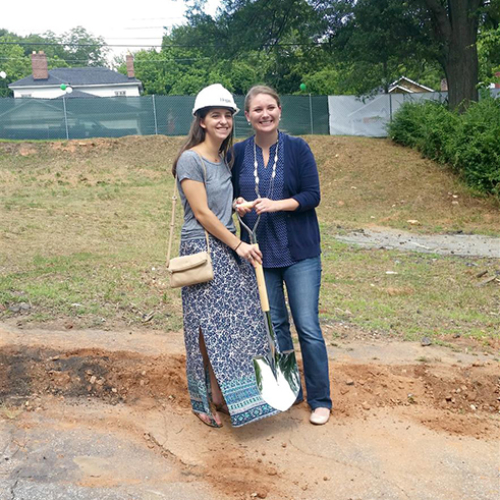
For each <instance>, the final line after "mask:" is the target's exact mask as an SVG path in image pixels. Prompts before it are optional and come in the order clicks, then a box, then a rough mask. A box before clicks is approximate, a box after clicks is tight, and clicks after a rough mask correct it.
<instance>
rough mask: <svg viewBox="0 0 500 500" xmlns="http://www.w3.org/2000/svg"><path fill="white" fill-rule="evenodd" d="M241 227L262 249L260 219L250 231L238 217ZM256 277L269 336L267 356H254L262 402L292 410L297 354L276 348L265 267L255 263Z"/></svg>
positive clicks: (296, 386) (297, 379)
mask: <svg viewBox="0 0 500 500" xmlns="http://www.w3.org/2000/svg"><path fill="white" fill-rule="evenodd" d="M238 219H239V221H240V223H241V225H242V226H243V227H244V228H245V229H246V230H247V231H248V234H249V236H250V243H251V244H253V245H255V246H256V247H257V248H259V245H258V244H257V240H256V236H255V231H256V229H257V225H258V223H259V220H257V223H256V224H255V226H254V230H253V231H251V230H250V228H249V227H248V226H247V225H246V224H245V223H244V222H243V221H242V220H241V218H240V217H239V216H238ZM255 274H256V277H257V285H258V288H259V295H260V304H261V307H262V311H263V313H264V319H265V324H266V331H267V337H268V341H269V354H267V355H265V356H255V357H254V359H253V366H254V370H255V377H256V379H257V387H258V389H259V392H260V395H261V396H262V399H263V400H264V401H265V402H266V403H267V404H268V405H269V406H272V407H273V408H276V409H277V410H280V411H286V410H288V408H290V407H291V406H292V405H293V403H294V402H295V400H296V399H297V396H298V394H299V391H300V375H299V369H298V366H297V359H296V358H295V351H293V350H292V351H287V352H282V353H281V352H279V351H278V350H277V349H276V336H275V334H274V329H273V323H272V321H271V312H270V308H269V299H268V296H267V289H266V280H265V278H264V270H263V268H262V264H255Z"/></svg>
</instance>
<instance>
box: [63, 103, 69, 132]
mask: <svg viewBox="0 0 500 500" xmlns="http://www.w3.org/2000/svg"><path fill="white" fill-rule="evenodd" d="M62 100H63V110H64V126H65V127H66V140H68V141H69V130H68V114H67V113H66V97H63V98H62Z"/></svg>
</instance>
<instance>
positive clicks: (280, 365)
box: [253, 352, 300, 411]
mask: <svg viewBox="0 0 500 500" xmlns="http://www.w3.org/2000/svg"><path fill="white" fill-rule="evenodd" d="M253 364H254V369H255V376H256V379H257V387H258V388H259V392H260V394H261V396H262V399H263V400H264V401H265V402H266V403H267V404H268V405H269V406H272V407H273V408H276V409H277V410H280V411H286V410H288V408H290V407H291V406H292V405H293V403H294V402H295V400H296V399H297V396H298V394H299V390H300V375H299V371H298V369H297V361H296V359H295V353H294V352H288V353H277V354H276V356H275V357H274V358H272V357H270V358H269V357H266V356H256V357H255V358H254V359H253Z"/></svg>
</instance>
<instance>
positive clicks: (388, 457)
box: [0, 325, 500, 500]
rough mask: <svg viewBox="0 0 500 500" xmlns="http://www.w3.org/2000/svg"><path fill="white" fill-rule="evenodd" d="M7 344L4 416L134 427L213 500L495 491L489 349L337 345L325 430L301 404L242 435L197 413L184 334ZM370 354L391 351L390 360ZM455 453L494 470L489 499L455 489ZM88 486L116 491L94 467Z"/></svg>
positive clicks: (32, 334) (39, 333)
mask: <svg viewBox="0 0 500 500" xmlns="http://www.w3.org/2000/svg"><path fill="white" fill-rule="evenodd" d="M0 339H1V340H0V401H1V402H2V404H1V405H0V409H3V410H4V411H3V414H2V418H3V419H4V420H9V423H10V424H14V425H16V424H17V425H19V426H23V425H27V426H37V425H40V423H41V422H43V419H44V418H46V419H54V418H58V419H59V422H60V425H63V424H62V423H61V422H66V423H65V424H64V425H66V426H67V425H69V422H71V424H70V425H72V426H76V427H78V426H81V427H83V428H86V426H87V425H90V423H92V424H91V425H92V426H94V427H95V430H96V432H97V431H98V429H106V430H107V431H108V432H110V431H113V432H114V431H116V432H121V433H123V432H125V433H128V434H129V435H130V439H132V440H142V441H143V443H144V444H145V446H147V447H148V449H149V450H150V452H151V453H155V454H157V455H159V456H161V457H163V458H164V459H165V460H166V461H168V463H170V464H174V465H173V466H174V468H175V469H176V470H177V475H176V480H180V481H185V482H190V481H194V480H196V481H201V482H202V483H203V484H205V485H207V486H208V487H209V488H210V489H211V491H213V492H214V495H215V496H214V498H234V499H244V498H269V499H275V500H282V499H306V500H321V499H344V500H347V499H348V498H352V499H356V500H357V499H358V498H359V499H370V498H374V499H378V498H389V499H391V498H412V499H413V498H414V499H419V500H422V499H427V498H433V497H432V496H429V495H431V494H432V491H435V488H436V486H435V485H434V486H432V487H430V486H429V480H430V482H431V483H432V482H433V481H437V482H438V483H440V485H439V487H438V489H439V488H444V490H443V492H442V494H444V492H445V491H446V492H447V493H446V495H447V496H446V497H445V496H438V495H436V496H435V497H434V498H447V499H449V500H453V499H457V500H458V499H460V500H462V499H463V498H485V499H489V498H494V494H493V490H494V484H495V483H494V481H495V480H494V479H493V477H494V469H495V468H496V466H495V465H494V463H492V459H491V457H492V456H493V457H494V456H495V453H494V449H495V447H496V445H495V443H497V442H498V438H499V436H500V432H499V427H498V414H499V410H500V404H499V399H500V386H499V371H498V364H497V362H496V361H494V360H493V359H492V358H491V356H486V355H483V354H482V353H474V355H470V354H469V355H467V356H465V357H464V354H463V353H462V354H461V355H460V356H459V355H458V354H457V355H455V354H454V353H452V352H450V350H447V351H445V350H444V349H442V348H438V347H434V346H433V347H431V348H427V349H428V350H427V351H425V352H426V353H432V355H433V356H434V357H433V358H432V359H434V361H433V362H422V361H417V360H416V359H415V360H413V361H411V360H408V359H406V360H401V359H398V357H397V356H396V355H394V356H393V357H392V358H391V354H390V353H391V351H392V352H394V353H396V352H397V351H398V349H399V348H401V344H402V343H394V342H393V343H390V342H387V343H384V342H379V343H378V346H371V347H370V345H369V343H366V345H364V346H363V349H364V351H363V352H364V353H366V354H365V356H364V357H365V359H361V360H360V359H358V360H356V361H352V359H353V358H352V356H351V360H350V361H345V360H343V359H345V357H346V354H347V353H349V354H350V355H354V354H355V352H356V350H357V349H360V347H359V346H357V345H354V344H353V346H354V347H352V346H351V347H350V346H349V344H346V345H344V346H342V347H341V348H338V349H335V350H336V351H338V352H337V353H335V350H334V351H333V354H334V356H333V358H332V360H331V379H332V381H333V392H334V411H333V416H332V419H331V421H330V422H329V423H328V424H327V425H326V426H324V427H313V426H311V425H310V424H309V423H308V422H307V418H308V410H307V407H306V405H305V404H304V403H303V404H301V405H298V406H296V407H293V408H292V409H291V410H290V411H288V412H286V413H285V414H283V415H279V416H277V417H273V418H270V419H265V420H263V421H261V422H258V423H256V424H252V425H249V426H245V427H244V428H241V429H232V428H231V426H230V424H229V422H228V421H227V420H225V426H224V428H223V429H211V428H208V427H206V426H204V425H203V424H201V423H200V422H199V421H198V420H197V419H196V418H195V417H194V416H193V415H192V413H191V410H190V403H189V397H188V393H187V384H186V378H185V373H184V362H185V356H184V353H183V345H182V334H181V333H169V334H168V335H167V334H160V333H158V332H150V331H134V332H125V331H124V332H96V331H91V330H87V331H72V332H71V334H69V333H68V332H50V331H43V330H29V331H28V330H24V331H23V330H18V329H16V328H15V327H13V326H12V325H3V328H2V326H1V325H0ZM91 345H94V346H95V345H99V346H100V347H99V348H95V347H89V346H91ZM408 345H409V344H408ZM49 346H50V347H49ZM403 347H404V346H403ZM370 349H383V350H384V352H385V354H386V356H385V357H384V360H383V361H381V360H380V359H373V358H374V357H376V356H370ZM423 349H425V348H422V350H423ZM340 351H342V352H340ZM353 351H354V352H353ZM374 352H375V351H373V352H371V354H374ZM443 353H445V355H442V354H443ZM336 354H338V355H336ZM443 359H445V361H443ZM450 359H451V361H450ZM6 415H7V416H8V418H7V416H6ZM12 415H14V416H15V417H14V418H13V417H12ZM61 415H64V418H62V417H61ZM61 418H62V420H61ZM40 419H41V420H40ZM1 422H2V419H0V424H1ZM451 450H454V453H458V454H459V456H458V457H456V460H460V461H461V463H462V464H463V463H468V462H470V463H468V466H469V467H470V468H471V470H472V469H474V467H476V466H477V465H480V461H481V460H485V461H486V462H485V463H486V464H489V465H490V466H491V467H490V468H491V470H483V473H482V474H483V479H482V481H483V482H484V483H485V489H484V488H483V489H482V490H481V491H483V493H482V494H481V495H482V496H481V495H475V493H474V492H475V491H476V490H475V489H474V488H476V487H475V486H472V485H471V484H466V483H461V484H459V483H457V484H454V480H453V479H452V476H451V473H452V471H451V469H450V470H449V471H448V473H449V474H450V475H449V477H448V476H447V471H446V467H445V465H443V464H445V463H446V460H450V458H449V456H448V455H449V454H450V453H451ZM440 453H443V456H439V458H437V456H438V455H439V454H440ZM435 455H436V456H435ZM360 457H362V459H360ZM444 457H447V458H446V460H445V458H444ZM132 459H133V458H132ZM414 460H415V461H416V462H418V463H419V467H421V468H422V471H423V473H424V475H425V480H424V478H422V480H421V481H417V482H416V483H414V481H415V479H416V477H415V476H413V475H412V477H411V478H409V477H408V474H409V471H410V470H412V467H414V465H415V464H414V463H413V461H414ZM454 460H455V459H454ZM439 464H441V465H439ZM439 467H443V470H439V469H438V468H439ZM461 467H466V466H464V465H462V466H461ZM484 468H487V467H486V466H484V465H483V469H484ZM381 470H382V472H381ZM455 472H456V471H455ZM467 474H470V471H467ZM490 474H492V475H491V477H490ZM370 478H371V479H370ZM438 478H441V479H438ZM469 479H470V478H469ZM478 480H479V478H478ZM82 481H83V482H81V485H85V486H86V487H95V486H97V485H99V486H100V487H103V486H106V485H107V486H108V487H111V486H112V485H113V479H112V478H109V481H108V480H106V478H105V477H104V478H102V477H101V479H96V476H95V474H94V475H89V476H88V477H87V478H86V479H85V480H82ZM480 482H481V481H480ZM370 484H371V486H370ZM384 485H385V486H384ZM410 485H411V487H410ZM424 485H425V486H424ZM373 488H375V490H376V489H377V488H378V490H377V491H378V493H376V494H375V490H373V491H372V489H373ZM429 488H430V489H429ZM492 488H493V489H492ZM398 492H399V493H398ZM402 492H404V494H403V493H402ZM350 494H352V496H351V497H350V496H348V495H350ZM370 495H372V496H370ZM384 495H385V496H384ZM179 498H182V497H179Z"/></svg>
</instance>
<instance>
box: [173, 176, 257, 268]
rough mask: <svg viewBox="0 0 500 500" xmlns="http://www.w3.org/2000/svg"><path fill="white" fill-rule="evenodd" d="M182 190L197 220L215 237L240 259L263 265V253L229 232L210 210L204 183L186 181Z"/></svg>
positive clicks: (182, 183)
mask: <svg viewBox="0 0 500 500" xmlns="http://www.w3.org/2000/svg"><path fill="white" fill-rule="evenodd" d="M181 185H182V190H183V191H184V195H185V196H186V199H187V202H188V203H189V206H190V207H191V210H192V211H193V214H194V216H195V217H196V220H197V221H198V222H199V223H200V224H201V225H202V226H203V227H204V228H205V229H206V230H207V231H208V232H209V233H210V234H211V235H213V236H215V237H216V238H217V239H219V240H221V241H222V242H223V243H225V244H226V245H227V246H228V247H229V248H232V249H233V250H234V251H235V252H236V253H237V254H238V255H239V256H240V257H242V258H244V259H246V260H248V261H249V262H251V263H253V262H254V261H256V262H258V263H259V264H262V253H261V252H260V250H258V249H257V248H256V247H254V246H252V245H248V244H247V243H245V242H243V241H241V240H240V239H239V238H238V237H237V236H235V235H234V234H233V233H231V231H229V230H228V229H227V228H226V227H225V226H224V224H222V222H221V221H220V220H219V219H218V217H217V216H216V215H215V214H214V213H213V212H212V210H210V208H209V207H208V201H207V192H206V190H205V185H204V184H203V183H202V182H198V181H193V180H191V179H184V180H183V181H182V182H181Z"/></svg>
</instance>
